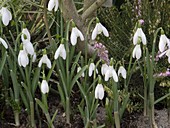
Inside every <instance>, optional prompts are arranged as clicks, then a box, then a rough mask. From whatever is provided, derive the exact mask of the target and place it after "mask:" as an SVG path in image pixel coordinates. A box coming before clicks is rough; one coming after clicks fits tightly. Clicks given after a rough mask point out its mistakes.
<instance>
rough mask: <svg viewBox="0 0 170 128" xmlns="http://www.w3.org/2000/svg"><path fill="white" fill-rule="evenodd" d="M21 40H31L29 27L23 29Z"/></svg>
mask: <svg viewBox="0 0 170 128" xmlns="http://www.w3.org/2000/svg"><path fill="white" fill-rule="evenodd" d="M21 40H22V42H24V41H25V40H28V41H31V35H30V33H29V31H28V29H27V28H23V29H22V35H21Z"/></svg>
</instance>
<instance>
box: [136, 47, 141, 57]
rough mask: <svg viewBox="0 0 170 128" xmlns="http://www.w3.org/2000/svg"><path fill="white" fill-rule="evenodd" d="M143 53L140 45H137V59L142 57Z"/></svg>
mask: <svg viewBox="0 0 170 128" xmlns="http://www.w3.org/2000/svg"><path fill="white" fill-rule="evenodd" d="M141 55H142V51H141V48H140V45H137V46H136V59H137V60H138V59H140V57H141Z"/></svg>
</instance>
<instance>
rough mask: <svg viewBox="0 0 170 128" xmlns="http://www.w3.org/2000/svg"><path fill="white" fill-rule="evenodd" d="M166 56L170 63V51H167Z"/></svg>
mask: <svg viewBox="0 0 170 128" xmlns="http://www.w3.org/2000/svg"><path fill="white" fill-rule="evenodd" d="M166 56H167V57H168V62H169V63H170V49H168V50H167V51H166Z"/></svg>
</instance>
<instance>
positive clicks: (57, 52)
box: [54, 45, 61, 60]
mask: <svg viewBox="0 0 170 128" xmlns="http://www.w3.org/2000/svg"><path fill="white" fill-rule="evenodd" d="M60 47H61V45H60V46H59V47H58V49H57V50H56V51H55V54H54V59H55V60H56V59H58V57H59V55H60V50H61V48H60Z"/></svg>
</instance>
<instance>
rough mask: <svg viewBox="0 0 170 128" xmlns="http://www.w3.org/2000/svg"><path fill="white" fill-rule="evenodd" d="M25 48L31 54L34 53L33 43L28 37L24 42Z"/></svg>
mask: <svg viewBox="0 0 170 128" xmlns="http://www.w3.org/2000/svg"><path fill="white" fill-rule="evenodd" d="M23 49H24V50H25V51H26V52H27V53H28V54H30V55H34V47H33V45H32V43H31V42H30V41H29V40H28V39H26V40H25V41H24V42H23Z"/></svg>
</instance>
